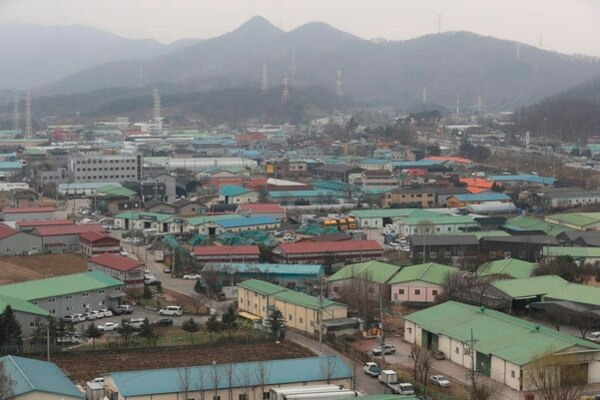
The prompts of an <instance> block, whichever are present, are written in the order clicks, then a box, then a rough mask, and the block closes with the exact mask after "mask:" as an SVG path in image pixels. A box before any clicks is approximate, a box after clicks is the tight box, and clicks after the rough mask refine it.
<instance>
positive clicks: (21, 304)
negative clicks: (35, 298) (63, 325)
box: [0, 295, 50, 316]
mask: <svg viewBox="0 0 600 400" xmlns="http://www.w3.org/2000/svg"><path fill="white" fill-rule="evenodd" d="M7 306H11V307H12V309H13V310H15V311H19V312H23V313H27V314H35V315H41V316H48V315H50V313H49V312H48V311H46V310H44V309H42V308H40V307H38V306H36V305H33V304H31V303H30V302H28V301H27V300H23V299H18V298H16V297H11V296H4V295H0V313H3V312H4V309H5V308H6V307H7Z"/></svg>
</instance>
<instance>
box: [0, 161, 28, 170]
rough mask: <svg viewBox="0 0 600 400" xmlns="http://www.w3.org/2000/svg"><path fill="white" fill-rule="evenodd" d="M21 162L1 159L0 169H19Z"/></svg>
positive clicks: (21, 165)
mask: <svg viewBox="0 0 600 400" xmlns="http://www.w3.org/2000/svg"><path fill="white" fill-rule="evenodd" d="M21 168H23V164H21V163H20V162H18V161H1V162H0V169H21Z"/></svg>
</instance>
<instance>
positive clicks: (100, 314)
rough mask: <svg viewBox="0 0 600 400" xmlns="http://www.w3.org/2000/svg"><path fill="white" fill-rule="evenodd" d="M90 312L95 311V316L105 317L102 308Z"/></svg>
mask: <svg viewBox="0 0 600 400" xmlns="http://www.w3.org/2000/svg"><path fill="white" fill-rule="evenodd" d="M92 312H95V313H96V318H104V317H106V314H104V311H102V309H100V310H95V311H92Z"/></svg>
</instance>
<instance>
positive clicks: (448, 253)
mask: <svg viewBox="0 0 600 400" xmlns="http://www.w3.org/2000/svg"><path fill="white" fill-rule="evenodd" d="M451 255H452V254H451V253H450V252H449V251H445V252H444V258H450V256H451Z"/></svg>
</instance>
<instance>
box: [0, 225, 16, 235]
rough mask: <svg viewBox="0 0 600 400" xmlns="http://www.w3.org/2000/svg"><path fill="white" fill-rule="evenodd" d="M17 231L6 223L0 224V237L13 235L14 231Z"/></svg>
mask: <svg viewBox="0 0 600 400" xmlns="http://www.w3.org/2000/svg"><path fill="white" fill-rule="evenodd" d="M18 232H19V231H17V230H15V229H13V228H11V227H10V226H8V225H5V224H0V239H4V238H7V237H9V236H12V235H14V234H15V233H18Z"/></svg>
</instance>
